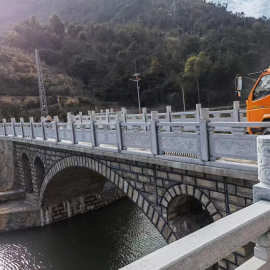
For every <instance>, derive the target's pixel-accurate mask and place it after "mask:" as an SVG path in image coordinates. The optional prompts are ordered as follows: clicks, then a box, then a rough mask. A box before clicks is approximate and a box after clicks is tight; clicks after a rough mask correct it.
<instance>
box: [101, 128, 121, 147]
mask: <svg viewBox="0 0 270 270" xmlns="http://www.w3.org/2000/svg"><path fill="white" fill-rule="evenodd" d="M96 141H97V145H101V144H107V145H116V143H117V140H116V132H115V131H112V130H96Z"/></svg>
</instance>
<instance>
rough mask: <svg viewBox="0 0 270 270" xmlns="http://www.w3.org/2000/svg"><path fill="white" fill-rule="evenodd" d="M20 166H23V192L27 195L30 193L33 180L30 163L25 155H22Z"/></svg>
mask: <svg viewBox="0 0 270 270" xmlns="http://www.w3.org/2000/svg"><path fill="white" fill-rule="evenodd" d="M22 166H23V180H24V188H25V191H26V192H27V193H32V192H33V180H32V170H31V163H30V161H29V158H28V156H27V155H26V154H25V153H23V154H22Z"/></svg>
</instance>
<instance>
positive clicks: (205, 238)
mask: <svg viewBox="0 0 270 270" xmlns="http://www.w3.org/2000/svg"><path fill="white" fill-rule="evenodd" d="M269 228H270V202H267V201H260V202H257V203H255V204H253V205H251V206H249V207H247V208H245V209H243V210H240V211H238V212H236V213H234V214H232V215H230V216H227V217H225V218H223V219H220V220H218V221H216V222H215V223H212V224H210V225H208V226H206V227H204V228H203V229H200V230H198V231H196V232H194V233H192V234H190V235H188V236H186V237H184V238H182V239H180V240H178V241H175V242H174V243H172V244H169V245H167V246H165V247H163V248H161V249H159V250H157V251H155V252H154V253H152V254H149V255H147V256H145V257H143V258H142V259H139V260H138V261H135V262H134V263H131V264H130V265H128V266H126V267H123V268H121V270H176V269H177V270H179V269H181V270H191V269H192V270H204V269H207V268H208V267H211V266H212V265H214V264H215V263H216V262H218V261H219V260H221V259H223V258H226V257H227V256H229V255H230V254H231V253H232V252H234V251H236V250H237V249H238V248H241V247H242V246H244V245H246V244H248V243H249V242H252V241H254V242H255V241H256V240H257V239H258V238H259V237H260V236H261V235H264V234H265V233H267V232H268V230H269ZM246 269H249V268H246ZM251 269H254V268H251ZM251 269H250V270H251ZM255 269H256V268H255Z"/></svg>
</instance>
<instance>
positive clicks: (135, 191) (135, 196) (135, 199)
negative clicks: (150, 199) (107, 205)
mask: <svg viewBox="0 0 270 270" xmlns="http://www.w3.org/2000/svg"><path fill="white" fill-rule="evenodd" d="M138 196H139V193H138V191H137V190H136V189H134V190H133V197H132V200H133V201H134V202H136V201H137V199H138Z"/></svg>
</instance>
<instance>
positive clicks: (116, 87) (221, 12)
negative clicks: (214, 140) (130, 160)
mask: <svg viewBox="0 0 270 270" xmlns="http://www.w3.org/2000/svg"><path fill="white" fill-rule="evenodd" d="M55 1H56V0H55ZM56 2H57V3H58V5H61V3H62V4H63V6H65V8H62V9H61V12H60V14H61V18H63V19H60V17H58V16H56V15H54V16H52V17H51V18H50V20H49V21H48V23H47V24H44V23H41V22H40V19H39V18H37V17H32V18H31V19H28V20H26V21H24V22H23V23H20V24H18V25H17V26H15V27H14V29H13V31H11V32H9V33H8V34H7V35H6V36H5V38H4V39H3V41H2V43H3V44H4V45H5V46H9V47H12V48H16V49H19V50H21V51H23V54H24V55H29V54H33V51H34V49H35V48H38V49H39V50H40V54H41V58H42V60H43V61H44V62H45V63H46V65H47V66H48V72H49V70H51V71H52V72H55V71H61V72H62V73H63V74H67V75H68V76H69V78H71V77H72V78H76V79H77V80H79V81H80V82H81V83H82V84H83V87H82V88H80V87H78V88H76V89H78V92H77V90H74V88H72V87H68V88H66V87H65V86H64V87H63V89H60V88H61V87H60V88H57V87H53V86H52V87H50V89H49V91H51V92H55V93H58V92H62V93H67V92H69V93H70V94H73V95H81V94H83V95H85V96H88V97H90V98H94V99H96V100H100V101H103V102H117V103H118V104H119V106H121V105H125V106H132V105H135V104H136V98H137V97H136V91H135V83H134V82H132V81H130V78H131V76H132V74H133V73H134V72H135V70H136V71H138V72H140V73H141V74H142V82H141V91H142V103H143V105H144V106H147V107H156V106H159V105H165V104H172V105H173V106H174V107H175V108H176V109H182V103H181V100H182V96H181V95H182V90H184V91H185V94H186V101H187V108H188V109H191V108H194V107H195V104H196V103H198V102H201V103H202V104H203V106H206V107H211V106H219V105H227V104H231V102H232V100H233V99H235V96H234V93H233V84H234V77H235V75H236V74H237V73H246V72H252V71H257V70H261V69H263V68H265V67H267V66H268V65H269V64H270V54H269V53H268V50H267V49H268V44H269V42H270V21H269V20H267V19H266V18H261V19H254V18H246V17H244V16H243V15H242V14H232V13H229V12H227V11H226V10H225V8H222V7H216V6H215V5H214V4H207V3H205V1H201V0H174V1H173V0H166V1H165V0H155V1H153V0H144V1H141V0H132V1H131V0H110V1H105V0H91V1H86V0H81V1H80V5H77V2H76V6H74V5H75V2H72V1H68V3H66V0H58V1H56ZM105 2H106V4H105ZM38 3H39V4H41V3H42V1H38ZM72 3H73V4H72ZM64 4H65V5H64ZM43 17H44V15H43ZM67 18H71V19H72V20H71V21H68V22H65V20H64V19H67ZM25 57H26V58H27V57H28V56H25ZM0 61H1V64H2V60H0ZM19 67H20V65H19ZM21 68H23V67H21ZM14 71H15V70H14ZM28 71H29V72H28ZM31 72H32V71H31V69H29V68H28V67H27V65H26V66H25V69H24V72H23V73H21V74H25V77H24V76H23V77H24V79H22V78H21V79H20V80H21V81H20V80H17V77H16V76H18V75H16V74H17V72H10V76H14V79H15V80H14V82H13V83H14V84H15V83H20V82H23V83H22V84H21V83H20V85H23V92H24V93H29V94H30V92H31V89H36V85H35V86H33V85H31V83H30V81H31V80H30V79H29V77H31V74H32V73H31ZM28 73H29V74H28ZM3 74H4V72H3V71H2V70H1V69H0V81H1V78H2V76H3ZM23 80H25V81H23ZM70 80H71V79H70ZM64 85H69V86H70V85H71V84H70V83H67V84H64ZM9 89H12V87H11V88H9ZM14 89H15V88H14ZM72 89H73V90H72ZM0 91H1V89H0ZM80 91H82V92H80ZM0 94H1V93H0ZM14 94H16V93H14ZM31 94H32V93H31Z"/></svg>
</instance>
